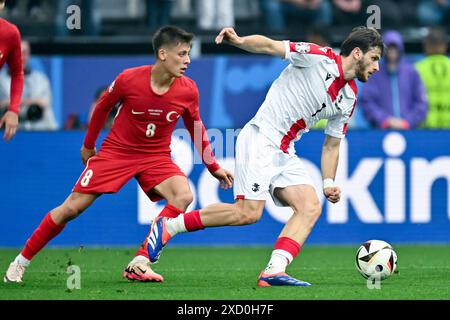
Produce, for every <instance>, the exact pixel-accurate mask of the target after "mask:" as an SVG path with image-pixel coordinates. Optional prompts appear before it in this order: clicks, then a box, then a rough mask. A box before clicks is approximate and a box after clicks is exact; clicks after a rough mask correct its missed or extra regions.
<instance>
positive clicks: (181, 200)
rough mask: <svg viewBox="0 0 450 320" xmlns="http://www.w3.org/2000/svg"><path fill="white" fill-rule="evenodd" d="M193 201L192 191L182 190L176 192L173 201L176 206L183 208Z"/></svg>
mask: <svg viewBox="0 0 450 320" xmlns="http://www.w3.org/2000/svg"><path fill="white" fill-rule="evenodd" d="M192 201H194V196H193V195H192V192H182V193H178V194H177V195H176V196H175V197H174V203H175V206H176V207H177V208H180V209H182V210H185V209H186V208H187V207H188V206H189V205H190V204H191V203H192Z"/></svg>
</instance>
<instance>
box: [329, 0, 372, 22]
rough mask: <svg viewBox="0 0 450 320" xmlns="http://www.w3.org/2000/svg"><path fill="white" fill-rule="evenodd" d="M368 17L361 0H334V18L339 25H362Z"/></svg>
mask: <svg viewBox="0 0 450 320" xmlns="http://www.w3.org/2000/svg"><path fill="white" fill-rule="evenodd" d="M364 19H366V17H365V11H363V8H362V2H361V0H333V20H334V24H337V25H360V24H363V20H364Z"/></svg>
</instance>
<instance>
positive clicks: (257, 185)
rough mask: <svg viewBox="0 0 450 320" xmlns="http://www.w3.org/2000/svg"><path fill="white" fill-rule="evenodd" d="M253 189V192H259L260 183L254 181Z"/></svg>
mask: <svg viewBox="0 0 450 320" xmlns="http://www.w3.org/2000/svg"><path fill="white" fill-rule="evenodd" d="M252 190H253V192H258V191H259V184H257V183H254V184H253V186H252Z"/></svg>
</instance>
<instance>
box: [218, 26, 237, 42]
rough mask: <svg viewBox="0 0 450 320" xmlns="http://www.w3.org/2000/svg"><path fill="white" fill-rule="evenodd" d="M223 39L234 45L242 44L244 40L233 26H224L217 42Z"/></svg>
mask: <svg viewBox="0 0 450 320" xmlns="http://www.w3.org/2000/svg"><path fill="white" fill-rule="evenodd" d="M223 41H224V42H228V43H230V44H232V45H238V44H242V42H243V40H242V38H241V37H239V36H238V35H237V33H236V31H234V29H233V28H223V29H222V31H220V33H219V34H218V35H217V37H216V44H220V43H222V42H223Z"/></svg>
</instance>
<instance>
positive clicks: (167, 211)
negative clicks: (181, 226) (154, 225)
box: [158, 204, 184, 218]
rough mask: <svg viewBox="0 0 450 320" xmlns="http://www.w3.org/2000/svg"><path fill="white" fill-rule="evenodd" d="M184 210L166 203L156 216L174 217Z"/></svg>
mask: <svg viewBox="0 0 450 320" xmlns="http://www.w3.org/2000/svg"><path fill="white" fill-rule="evenodd" d="M183 212H184V211H182V210H180V209H178V208H177V207H174V206H172V205H170V204H166V206H165V207H164V209H163V210H162V211H161V213H160V214H158V217H166V218H176V217H178V216H179V215H180V214H182V213H183Z"/></svg>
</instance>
